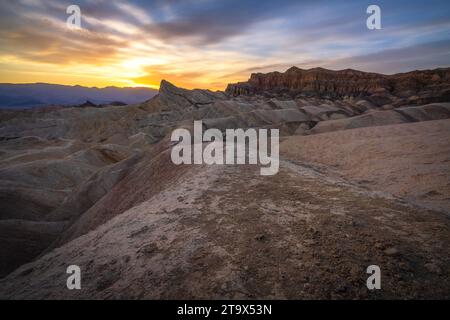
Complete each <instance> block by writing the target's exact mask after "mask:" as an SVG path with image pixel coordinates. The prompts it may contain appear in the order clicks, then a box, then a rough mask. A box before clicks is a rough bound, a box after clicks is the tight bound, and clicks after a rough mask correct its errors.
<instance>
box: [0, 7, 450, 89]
mask: <svg viewBox="0 0 450 320" xmlns="http://www.w3.org/2000/svg"><path fill="white" fill-rule="evenodd" d="M429 1H430V4H429V6H427V8H428V9H427V10H428V13H427V15H421V13H422V12H423V8H422V6H421V4H417V3H415V2H414V1H413V3H411V4H408V6H407V8H403V7H402V10H400V11H398V9H399V8H396V6H397V5H394V4H392V3H391V2H389V5H388V2H386V3H384V2H383V1H381V3H380V5H381V7H382V8H383V10H386V12H387V13H388V14H387V15H386V16H387V17H388V18H386V19H387V20H385V22H384V23H385V24H384V25H385V26H386V27H385V28H383V29H382V30H378V31H377V32H373V31H370V30H367V28H366V27H365V18H366V8H365V6H364V5H363V4H361V3H360V2H359V1H349V2H346V3H340V4H330V5H327V6H325V5H323V4H319V3H307V4H305V3H302V2H301V1H294V0H283V1H280V2H277V3H275V2H272V1H265V0H261V1H260V4H261V5H258V6H257V7H255V6H254V5H253V3H252V2H251V1H249V2H241V1H236V2H235V3H232V4H230V2H232V0H229V1H224V0H215V1H208V2H204V1H201V2H197V1H192V2H191V1H190V0H186V2H183V3H178V2H173V3H164V4H163V3H160V2H155V3H151V6H149V5H147V4H145V5H144V4H143V3H142V2H141V1H138V0H130V1H127V2H126V3H125V2H123V1H119V0H111V1H108V2H103V1H98V2H97V1H87V0H80V1H79V6H80V7H81V13H82V19H81V21H82V26H81V29H78V30H71V29H68V28H67V27H66V19H67V14H66V11H65V9H66V7H67V6H66V4H65V0H64V1H57V0H33V1H2V2H0V82H2V83H36V82H39V83H56V84H63V85H82V86H87V87H99V88H103V87H108V86H116V87H148V88H154V89H158V88H159V85H160V82H161V80H163V79H164V80H167V81H169V82H171V83H173V84H175V85H177V86H179V87H184V88H187V89H193V88H203V89H211V90H224V89H225V88H226V86H227V84H229V83H233V82H239V81H245V80H247V79H248V77H249V76H250V74H251V73H253V72H270V71H285V70H286V69H288V68H289V67H291V66H293V65H296V66H298V67H302V68H308V67H318V66H320V67H325V68H331V69H345V68H353V69H359V70H363V71H372V72H381V73H395V72H403V71H409V70H413V69H427V68H435V67H445V66H449V64H450V56H449V54H448V52H450V36H449V35H450V24H449V23H443V21H447V20H448V17H447V15H446V10H442V8H441V9H440V7H443V6H444V7H445V8H448V2H445V1H443V0H429ZM431 2H432V3H434V4H433V5H432V4H431ZM395 9H397V10H395ZM405 10H406V11H408V12H405ZM406 13H407V14H406ZM319 16H320V19H316V18H319ZM405 17H408V18H407V19H406V18H405ZM344 22H345V23H344ZM405 56H408V59H404V57H405Z"/></svg>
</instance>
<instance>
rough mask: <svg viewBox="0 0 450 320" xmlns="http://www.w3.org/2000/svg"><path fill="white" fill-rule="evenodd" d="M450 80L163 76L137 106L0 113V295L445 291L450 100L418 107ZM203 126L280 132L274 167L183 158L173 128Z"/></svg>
mask: <svg viewBox="0 0 450 320" xmlns="http://www.w3.org/2000/svg"><path fill="white" fill-rule="evenodd" d="M425 73H426V74H436V73H438V74H440V73H442V69H439V70H437V71H436V70H434V71H427V72H425ZM445 74H446V73H445V72H444V75H442V77H441V80H439V81H437V80H436V79H435V80H436V81H437V82H430V83H429V85H430V86H431V87H426V86H424V87H423V89H420V90H417V89H416V87H415V86H413V85H411V88H412V89H411V90H412V91H411V94H412V93H413V92H414V93H416V92H419V95H418V96H416V98H414V96H405V97H401V98H399V97H397V96H394V95H391V94H389V95H387V96H388V97H389V99H390V100H389V99H388V100H383V99H378V100H374V97H373V94H372V95H368V94H366V93H365V92H361V93H360V94H356V95H344V96H339V97H333V98H332V97H330V96H327V95H322V94H318V95H310V94H309V93H308V92H306V91H304V92H297V93H295V94H294V95H293V94H292V92H288V91H283V90H281V91H280V92H275V91H271V90H269V91H265V92H263V93H262V94H260V93H255V94H245V95H238V96H234V95H233V94H229V93H224V92H211V91H208V90H185V89H181V88H178V87H176V86H174V85H172V84H170V83H168V82H166V81H163V82H162V83H161V88H160V92H159V95H158V96H156V97H154V98H153V99H151V100H149V101H147V102H145V103H143V104H138V105H130V106H108V107H104V108H90V107H85V108H59V109H42V110H28V111H17V112H11V111H1V112H0V137H1V141H0V172H1V175H0V199H1V201H0V205H1V208H0V209H1V210H0V212H1V215H0V238H1V239H0V240H1V241H2V246H0V258H1V259H0V261H1V266H0V267H1V268H0V271H1V275H2V276H5V278H3V279H2V280H0V297H2V298H51V297H53V298H57V297H60V298H87V297H96V298H119V297H128V298H170V297H176V298H207V297H210V298H220V297H235V298H264V297H265V298H271V297H279V298H283V297H287V298H328V297H332V298H340V297H346V298H357V297H365V298H380V297H382V298H386V297H392V298H407V297H418V298H421V297H427V298H436V297H449V296H450V293H449V289H448V288H450V286H449V282H448V281H449V279H450V271H449V268H448V266H449V265H450V264H449V260H448V257H450V254H449V253H450V252H449V249H448V248H449V247H450V246H449V235H450V222H449V218H448V213H449V212H450V185H449V183H448V181H450V142H449V139H448V137H449V134H450V132H449V128H450V122H449V121H450V120H449V118H450V104H449V103H448V100H445V95H442V94H441V95H439V97H440V98H439V101H440V102H435V103H428V102H430V101H428V100H424V101H427V103H426V104H420V103H419V102H420V101H421V100H420V99H424V97H427V96H428V97H430V96H431V94H435V93H436V92H441V91H442V92H445V88H446V87H448V78H445V77H446V75H445ZM432 77H433V76H432ZM414 79H415V78H414V77H413V78H411V79H410V80H407V81H406V82H405V83H417V82H416V80H414ZM446 79H447V80H446ZM432 85H433V86H432ZM427 88H428V89H427ZM433 88H434V89H433ZM427 90H429V91H430V90H431V91H430V92H431V93H430V94H428V93H426V92H427ZM377 92H378V91H377ZM379 93H380V92H378V94H379ZM382 95H386V92H384V93H382ZM392 99H393V100H392ZM396 99H400V100H396ZM427 99H428V98H427ZM433 99H434V98H433ZM398 101H403V102H404V101H411V104H404V103H403V102H402V103H400V104H396V102H398ZM193 120H202V121H203V124H204V127H205V129H206V128H219V129H221V130H225V129H227V128H250V127H255V128H279V129H280V132H281V135H282V138H281V140H282V143H281V159H282V161H281V165H280V172H279V174H277V175H276V176H274V177H271V178H264V177H261V176H259V174H258V172H259V168H257V167H253V166H215V167H209V166H189V165H185V166H176V165H174V164H173V163H172V162H171V161H170V148H171V143H170V141H169V137H170V133H171V132H172V130H173V129H175V128H179V127H183V128H187V129H190V130H191V129H192V125H193ZM343 239H344V240H345V241H343ZM30 261H31V262H30ZM27 262H30V263H27ZM372 263H374V264H377V263H379V264H380V265H382V269H383V268H385V269H383V270H385V272H387V273H386V274H387V275H389V276H387V277H386V280H385V290H384V291H380V292H377V293H375V294H372V293H370V292H368V291H367V289H366V287H365V278H366V274H365V268H366V267H367V265H368V264H372ZM68 264H79V265H80V267H81V268H82V270H83V272H84V277H83V279H85V280H83V286H84V288H83V290H81V291H79V292H72V291H68V290H67V289H66V287H65V279H66V278H65V277H66V274H65V267H66V266H67V265H68ZM21 265H22V266H21ZM19 266H21V267H19ZM333 266H335V268H334V269H333ZM383 266H384V267H383ZM18 267H19V268H18ZM15 269H17V270H16V271H14V272H12V271H13V270H15ZM11 272H12V273H11ZM8 274H9V275H8ZM343 279H345V281H344V283H343V282H342V281H343ZM336 283H339V284H340V285H338V286H336Z"/></svg>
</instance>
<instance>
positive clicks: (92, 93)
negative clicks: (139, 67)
mask: <svg viewBox="0 0 450 320" xmlns="http://www.w3.org/2000/svg"><path fill="white" fill-rule="evenodd" d="M157 93H158V90H155V89H150V88H143V87H141V88H118V87H106V88H96V87H93V88H88V87H83V86H66V85H57V84H47V83H32V84H8V83H3V84H0V108H32V107H43V106H48V105H62V106H69V105H80V104H83V103H85V102H86V101H90V102H92V103H94V104H108V103H118V102H122V103H125V104H133V103H140V102H143V101H146V100H148V99H150V98H152V97H153V96H155V95H156V94H157Z"/></svg>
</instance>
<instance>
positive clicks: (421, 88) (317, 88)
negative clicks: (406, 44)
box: [226, 67, 450, 105]
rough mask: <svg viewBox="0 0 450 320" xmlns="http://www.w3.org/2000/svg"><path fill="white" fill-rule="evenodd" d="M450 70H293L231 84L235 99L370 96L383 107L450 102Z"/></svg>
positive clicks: (258, 76) (229, 86)
mask: <svg viewBox="0 0 450 320" xmlns="http://www.w3.org/2000/svg"><path fill="white" fill-rule="evenodd" d="M449 82H450V69H449V68H446V69H435V70H425V71H412V72H408V73H401V74H394V75H382V74H377V73H368V72H362V71H357V70H352V69H345V70H340V71H333V70H327V69H323V68H313V69H308V70H304V69H299V68H297V67H292V68H290V69H288V70H287V71H286V72H284V73H280V72H271V73H267V74H262V73H254V74H252V75H251V76H250V79H249V80H248V81H247V82H240V83H236V84H230V85H228V87H227V89H226V92H227V93H228V94H230V95H233V96H238V95H255V94H279V93H283V92H284V93H289V94H291V95H293V96H295V95H305V96H311V95H312V96H320V97H332V98H338V97H344V96H371V98H372V102H374V103H376V104H378V105H382V104H385V103H387V102H390V103H393V104H395V105H400V104H407V103H415V104H424V103H431V102H439V101H448V100H449V99H450V85H449Z"/></svg>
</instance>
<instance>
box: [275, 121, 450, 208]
mask: <svg viewBox="0 0 450 320" xmlns="http://www.w3.org/2000/svg"><path fill="white" fill-rule="evenodd" d="M449 138H450V120H448V119H446V120H436V121H426V122H418V123H408V124H399V125H389V126H381V127H370V128H361V129H352V130H344V131H337V132H331V133H323V134H316V135H311V136H292V137H288V138H286V139H285V140H284V142H283V143H282V144H281V146H280V153H281V154H282V155H283V156H285V157H287V158H289V159H296V160H301V161H304V162H307V163H310V164H312V165H315V166H316V167H317V168H321V170H323V171H324V172H325V171H326V172H327V174H329V175H334V174H338V175H341V176H343V177H345V178H346V179H349V180H352V181H355V182H357V183H359V184H360V185H361V186H362V187H365V188H367V189H371V190H377V191H381V192H384V193H388V194H392V195H395V196H397V197H400V198H403V199H405V200H407V201H408V202H411V203H416V204H418V205H421V206H425V207H428V208H432V209H436V210H440V211H443V212H446V213H448V214H450V139H449Z"/></svg>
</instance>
